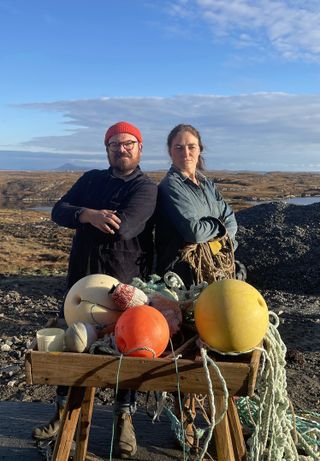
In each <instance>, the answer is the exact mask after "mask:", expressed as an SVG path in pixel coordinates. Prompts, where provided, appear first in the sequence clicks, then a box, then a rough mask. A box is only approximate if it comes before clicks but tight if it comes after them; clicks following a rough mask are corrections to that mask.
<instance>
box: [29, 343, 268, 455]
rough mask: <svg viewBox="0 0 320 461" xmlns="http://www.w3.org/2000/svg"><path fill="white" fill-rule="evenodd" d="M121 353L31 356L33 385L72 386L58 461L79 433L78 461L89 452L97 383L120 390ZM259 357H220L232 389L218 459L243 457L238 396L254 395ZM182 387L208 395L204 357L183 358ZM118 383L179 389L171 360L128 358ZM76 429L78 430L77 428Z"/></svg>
mask: <svg viewBox="0 0 320 461" xmlns="http://www.w3.org/2000/svg"><path fill="white" fill-rule="evenodd" d="M119 360H120V358H119V357H116V356H110V355H90V354H86V353H82V354H77V353H71V352H51V353H50V352H39V351H37V350H29V351H28V352H27V354H26V374H27V383H28V384H46V385H52V386H57V385H65V386H70V390H69V395H68V400H67V404H66V407H65V411H64V415H63V418H62V424H61V427H60V431H59V434H58V437H57V441H56V443H55V448H54V453H53V461H67V460H68V457H69V453H70V449H71V444H72V441H73V438H74V436H75V434H76V453H75V458H74V459H75V460H76V461H84V460H85V457H86V452H87V446H88V438H89V432H90V425H91V418H92V412H93V404H94V394H95V388H96V387H102V388H103V387H106V388H115V387H116V383H117V373H118V368H119ZM259 361H260V352H258V351H254V352H253V353H252V354H245V355H241V356H236V357H234V356H233V357H231V356H219V357H218V359H217V365H218V366H219V368H220V371H221V373H222V375H223V377H224V379H225V381H226V383H227V387H228V391H229V402H228V412H227V414H226V415H225V417H224V418H223V420H222V421H221V422H220V423H219V424H218V425H216V426H215V428H214V438H215V447H216V452H217V456H218V461H244V460H245V459H246V447H245V442H244V438H243V433H242V428H241V424H240V420H239V415H238V412H237V408H236V405H235V403H234V399H233V397H234V396H252V395H253V393H254V387H255V383H256V377H257V372H258V367H259ZM178 368H179V384H180V391H181V392H184V393H188V392H190V393H195V394H206V393H207V389H208V387H207V381H206V377H205V373H204V369H203V365H202V362H201V360H200V359H199V358H195V359H193V360H191V359H183V358H182V359H179V361H178ZM209 369H210V375H211V379H212V383H213V387H214V393H215V407H216V412H217V415H219V414H221V411H222V408H223V390H222V388H221V383H220V380H219V378H218V377H217V375H216V372H215V371H214V369H213V368H212V367H210V368H209ZM118 386H119V388H121V389H137V390H138V391H155V390H157V391H167V392H174V391H177V377H176V369H175V364H174V362H173V361H172V359H169V358H157V359H142V358H137V357H123V358H122V362H121V368H120V376H119V382H118ZM76 430H77V432H76Z"/></svg>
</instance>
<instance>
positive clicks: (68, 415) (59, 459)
mask: <svg viewBox="0 0 320 461" xmlns="http://www.w3.org/2000/svg"><path fill="white" fill-rule="evenodd" d="M84 392H85V388H84V387H71V388H70V389H69V394H68V400H67V403H66V406H65V409H64V413H63V416H62V421H61V425H60V429H59V433H58V437H57V440H56V443H55V445H54V451H53V455H52V461H67V460H68V459H69V454H70V449H71V445H72V441H73V437H74V434H75V431H76V427H77V423H78V419H79V415H80V411H81V405H82V401H83V397H84Z"/></svg>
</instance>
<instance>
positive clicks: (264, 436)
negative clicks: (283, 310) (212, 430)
mask: <svg viewBox="0 0 320 461" xmlns="http://www.w3.org/2000/svg"><path fill="white" fill-rule="evenodd" d="M270 316H271V317H273V319H274V320H275V324H273V323H272V322H270V325H269V329H268V332H267V334H266V336H265V338H264V347H263V348H261V349H260V350H261V352H262V354H263V356H264V358H265V364H264V367H263V368H262V369H260V372H259V375H258V380H257V385H256V399H257V402H258V413H257V421H256V423H255V430H254V433H253V435H252V436H251V438H250V439H249V441H248V444H249V446H250V450H249V453H248V461H261V460H262V459H266V460H268V461H282V460H286V461H298V460H299V456H298V452H297V448H296V446H295V443H294V440H293V437H292V434H291V430H292V428H293V425H292V421H291V420H290V418H289V417H288V409H289V405H290V404H289V398H288V394H287V380H286V371H285V364H286V362H285V354H286V346H285V344H284V343H283V341H282V339H281V337H280V334H279V332H278V330H277V327H278V325H279V319H278V317H277V315H276V314H274V313H273V312H270Z"/></svg>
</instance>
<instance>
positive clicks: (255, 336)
mask: <svg viewBox="0 0 320 461" xmlns="http://www.w3.org/2000/svg"><path fill="white" fill-rule="evenodd" d="M194 319H195V324H196V328H197V330H198V333H199V335H200V338H201V339H202V340H203V341H205V342H206V343H207V344H208V345H209V346H210V347H212V348H214V349H217V350H219V351H221V352H245V351H247V350H249V349H252V348H253V347H255V346H257V345H258V344H259V343H260V341H261V340H262V339H263V337H264V336H265V334H266V332H267V330H268V326H269V313H268V307H267V305H266V302H265V300H264V299H263V297H262V295H261V294H260V293H259V292H258V290H256V289H255V288H254V287H253V286H252V285H250V284H249V283H247V282H243V281H241V280H233V279H232V280H229V279H227V280H221V281H219V282H213V283H211V284H210V285H208V286H207V287H206V288H205V289H204V290H203V291H202V293H201V294H200V296H199V298H198V299H197V301H196V305H195V309H194Z"/></svg>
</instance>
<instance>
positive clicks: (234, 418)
mask: <svg viewBox="0 0 320 461" xmlns="http://www.w3.org/2000/svg"><path fill="white" fill-rule="evenodd" d="M228 419H229V426H230V431H231V438H232V442H233V448H234V452H235V459H236V460H237V461H246V459H247V449H246V444H245V441H244V437H243V432H242V426H241V422H240V418H239V414H238V410H237V406H236V404H235V401H234V399H233V398H232V397H231V398H229V402H228Z"/></svg>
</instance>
